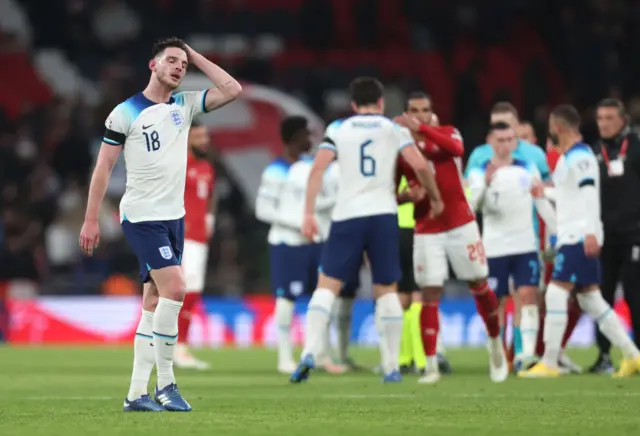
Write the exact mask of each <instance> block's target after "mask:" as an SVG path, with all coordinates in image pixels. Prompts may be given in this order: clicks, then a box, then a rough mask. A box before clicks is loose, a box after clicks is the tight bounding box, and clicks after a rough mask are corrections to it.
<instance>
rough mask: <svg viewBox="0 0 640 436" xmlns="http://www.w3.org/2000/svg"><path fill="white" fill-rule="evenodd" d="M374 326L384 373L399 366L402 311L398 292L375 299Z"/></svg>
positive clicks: (395, 369)
mask: <svg viewBox="0 0 640 436" xmlns="http://www.w3.org/2000/svg"><path fill="white" fill-rule="evenodd" d="M375 319H376V326H377V327H378V334H379V336H380V357H381V359H382V367H383V369H384V373H385V374H389V373H390V372H392V371H397V370H398V369H399V368H400V364H399V362H398V359H399V357H400V342H401V340H402V321H403V311H402V305H401V304H400V299H399V298H398V294H396V293H395V292H394V293H391V294H385V295H383V296H382V297H380V298H378V299H377V300H376V312H375Z"/></svg>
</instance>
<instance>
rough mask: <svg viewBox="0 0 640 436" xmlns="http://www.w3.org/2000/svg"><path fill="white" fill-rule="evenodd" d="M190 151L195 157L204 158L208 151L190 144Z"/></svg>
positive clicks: (207, 155)
mask: <svg viewBox="0 0 640 436" xmlns="http://www.w3.org/2000/svg"><path fill="white" fill-rule="evenodd" d="M191 153H193V155H194V156H195V157H196V158H197V159H206V158H208V157H209V153H207V152H206V151H203V150H201V149H200V148H199V147H195V146H191Z"/></svg>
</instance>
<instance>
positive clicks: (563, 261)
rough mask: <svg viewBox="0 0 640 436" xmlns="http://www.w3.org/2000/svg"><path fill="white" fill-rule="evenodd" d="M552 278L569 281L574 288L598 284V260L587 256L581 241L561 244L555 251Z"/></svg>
mask: <svg viewBox="0 0 640 436" xmlns="http://www.w3.org/2000/svg"><path fill="white" fill-rule="evenodd" d="M551 279H552V280H557V281H559V282H571V283H573V284H574V285H575V287H576V288H578V289H579V288H584V287H586V286H589V285H599V284H600V260H599V259H598V258H595V257H587V255H586V254H585V253H584V245H583V244H582V242H579V243H577V244H572V245H561V246H560V247H559V248H558V250H557V253H556V260H555V263H554V265H553V274H552V275H551Z"/></svg>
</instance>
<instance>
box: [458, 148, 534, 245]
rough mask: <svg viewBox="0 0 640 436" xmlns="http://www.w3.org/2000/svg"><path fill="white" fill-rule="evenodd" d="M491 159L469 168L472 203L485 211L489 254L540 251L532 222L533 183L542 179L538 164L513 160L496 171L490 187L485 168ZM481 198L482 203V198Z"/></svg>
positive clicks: (485, 235)
mask: <svg viewBox="0 0 640 436" xmlns="http://www.w3.org/2000/svg"><path fill="white" fill-rule="evenodd" d="M488 163H489V161H487V163H486V164H485V165H483V166H481V167H475V168H472V169H471V170H470V171H469V176H468V183H469V189H470V195H471V203H472V205H473V207H474V209H477V210H479V211H480V212H482V241H483V244H484V249H485V253H486V256H487V257H501V256H509V255H514V254H523V253H531V252H536V251H538V247H537V242H536V234H535V227H534V223H533V215H532V213H531V210H532V209H533V205H534V200H533V197H532V195H531V187H532V185H533V182H534V181H536V180H540V173H539V172H538V170H537V168H536V167H535V165H528V164H527V163H525V162H523V161H520V160H514V161H513V162H512V164H511V165H509V166H505V167H501V168H499V169H498V170H496V172H495V174H494V176H493V179H492V180H491V183H490V184H489V186H487V185H486V183H485V171H486V167H487V164H488ZM481 200H482V203H481V204H479V203H480V201H481Z"/></svg>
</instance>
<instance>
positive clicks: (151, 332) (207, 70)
mask: <svg viewBox="0 0 640 436" xmlns="http://www.w3.org/2000/svg"><path fill="white" fill-rule="evenodd" d="M189 64H192V65H195V66H196V67H197V68H199V69H200V70H201V71H202V72H203V73H204V74H205V75H206V76H207V78H208V79H209V80H210V81H211V82H212V83H213V86H212V87H211V88H210V89H206V90H203V91H195V92H180V93H177V94H173V92H174V91H175V90H176V88H177V87H178V86H179V85H180V83H181V82H182V79H183V78H184V76H185V74H186V72H187V67H188V66H189ZM149 69H150V70H151V78H150V79H149V84H148V85H147V87H146V88H145V89H144V91H142V92H140V93H138V94H136V95H134V96H133V97H130V98H129V99H127V100H126V101H124V102H122V103H120V104H119V105H118V106H116V108H115V109H114V110H113V111H112V112H111V114H110V115H109V117H108V118H107V121H106V123H105V133H104V138H103V140H102V146H101V148H100V153H99V155H98V160H97V162H96V167H95V169H94V171H93V176H92V179H91V185H90V187H89V200H88V202H87V211H86V215H85V221H84V224H83V226H82V230H81V232H80V246H81V248H82V250H83V251H84V252H85V253H86V254H87V255H89V256H90V255H92V254H93V251H94V250H95V248H96V247H97V246H98V243H99V241H100V229H99V226H98V215H99V211H100V204H101V203H102V200H103V198H104V194H105V191H106V187H107V183H108V181H109V177H110V175H111V170H112V169H113V166H114V165H115V163H116V161H117V159H118V155H119V154H120V151H123V153H124V159H125V163H126V168H127V187H126V191H125V194H124V196H123V197H122V201H121V202H120V220H121V222H122V229H123V232H124V234H125V237H126V239H127V241H128V242H129V245H131V247H132V248H133V250H134V252H135V253H136V256H137V257H138V261H139V264H140V278H141V280H142V281H143V283H144V288H143V295H142V318H141V320H140V323H139V325H138V329H137V330H136V336H135V340H134V361H133V374H132V376H131V386H130V388H129V393H128V394H127V397H126V399H125V401H124V410H125V411H136V412H143V411H154V412H159V411H163V410H168V411H185V412H187V411H190V410H191V406H190V405H189V403H187V402H186V401H185V400H184V399H183V398H182V395H180V392H179V391H178V388H177V385H176V382H175V377H174V374H173V355H174V348H175V346H176V342H177V337H178V314H179V312H180V309H181V307H182V301H183V299H184V295H185V291H186V289H185V279H184V274H183V272H182V270H181V268H180V263H181V258H182V251H183V247H184V215H185V209H184V190H185V180H186V172H187V154H188V146H187V138H188V135H189V127H190V125H191V122H192V120H193V118H194V116H196V115H197V114H199V113H201V112H210V111H212V110H215V109H217V108H219V107H221V106H224V105H225V104H227V103H229V102H230V101H232V100H234V99H235V98H236V97H237V96H238V95H239V94H240V92H241V91H242V87H241V86H240V84H239V83H238V82H237V81H236V80H235V79H234V78H233V77H231V76H230V75H229V74H228V73H227V72H225V71H224V70H223V69H222V68H220V67H218V66H217V65H215V64H213V63H212V62H210V61H208V60H207V59H206V58H205V57H204V56H202V55H201V54H199V53H197V52H195V51H194V50H193V49H192V48H191V47H189V46H188V45H186V44H185V43H184V41H182V40H181V39H178V38H170V39H165V40H162V41H160V42H158V43H157V44H155V45H154V46H153V49H152V53H151V59H150V60H149ZM172 94H173V95H172ZM154 365H155V366H157V372H158V382H157V385H156V389H155V399H156V401H154V400H153V399H151V397H150V396H149V394H148V383H149V378H150V376H151V371H152V370H153V367H154Z"/></svg>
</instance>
